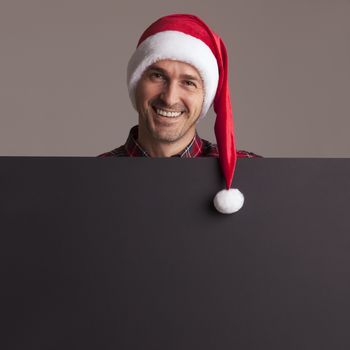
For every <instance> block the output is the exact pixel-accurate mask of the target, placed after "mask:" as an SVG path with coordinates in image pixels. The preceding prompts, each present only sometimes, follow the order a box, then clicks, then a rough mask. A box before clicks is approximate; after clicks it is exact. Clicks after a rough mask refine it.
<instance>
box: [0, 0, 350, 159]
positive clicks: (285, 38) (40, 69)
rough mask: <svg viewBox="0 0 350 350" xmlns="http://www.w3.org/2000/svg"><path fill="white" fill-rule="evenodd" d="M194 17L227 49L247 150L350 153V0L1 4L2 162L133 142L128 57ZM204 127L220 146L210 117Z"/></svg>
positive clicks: (9, 0)
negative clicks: (149, 32)
mask: <svg viewBox="0 0 350 350" xmlns="http://www.w3.org/2000/svg"><path fill="white" fill-rule="evenodd" d="M185 12H187V13H193V14H197V15H199V16H200V17H201V18H202V19H204V20H205V21H206V22H207V23H208V24H209V25H210V26H211V27H212V28H213V29H214V30H215V31H216V32H217V33H219V34H220V35H221V36H222V38H223V39H224V41H225V43H226V46H227V49H228V53H229V58H230V85H231V94H232V102H233V109H234V114H235V128H236V139H237V145H238V148H239V149H246V150H251V151H254V152H256V153H259V154H262V155H264V156H266V157H349V156H350V137H349V129H350V120H349V97H350V86H349V85H350V83H349V82H350V79H349V75H350V74H349V72H350V70H349V63H350V48H349V42H350V40H349V39H350V20H349V18H350V1H349V0H296V1H290V0H231V1H215V0H214V1H213V0H201V1H196V0H177V1H172V2H170V1H169V2H167V3H165V2H164V1H160V0H159V1H156V0H147V1H142V2H141V1H135V0H130V1H125V2H121V1H118V0H114V1H113V0H94V1H91V0H45V1H44V0H41V1H39V0H1V1H0V43H1V53H0V57H1V60H0V79H1V83H0V101H1V104H0V106H1V107H0V108H1V110H0V113H1V114H0V118H1V123H0V155H48V156H58V155H62V156H95V155H97V154H99V153H102V152H104V151H107V150H110V149H112V148H114V147H116V146H119V145H120V144H122V143H124V141H125V138H126V136H127V133H128V131H129V128H130V127H131V126H132V125H134V124H136V122H137V114H136V112H135V111H134V110H133V109H132V107H131V104H130V102H129V98H128V95H127V89H126V83H125V80H126V79H125V75H126V73H125V72H126V65H127V61H128V59H129V57H130V55H131V54H132V52H133V50H134V48H135V45H136V43H137V41H138V39H139V36H140V34H141V33H142V31H143V30H144V29H145V28H146V26H148V25H149V24H150V23H151V22H153V21H154V20H155V19H157V18H158V17H160V16H162V15H165V14H169V13H185ZM199 132H200V135H201V136H202V137H204V138H207V139H209V140H211V141H214V140H215V137H214V133H213V113H212V111H211V112H210V113H209V114H208V116H207V118H206V120H205V121H203V122H201V123H200V124H199Z"/></svg>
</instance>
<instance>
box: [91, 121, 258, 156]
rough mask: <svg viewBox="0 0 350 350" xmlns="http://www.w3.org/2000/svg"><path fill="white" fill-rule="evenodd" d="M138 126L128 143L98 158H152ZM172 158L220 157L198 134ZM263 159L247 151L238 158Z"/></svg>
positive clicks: (239, 152) (214, 148) (240, 152)
mask: <svg viewBox="0 0 350 350" xmlns="http://www.w3.org/2000/svg"><path fill="white" fill-rule="evenodd" d="M137 135H138V126H137V125H136V126H134V127H132V128H131V130H130V133H129V137H128V139H127V140H126V143H125V144H124V145H122V146H120V147H117V148H115V149H113V150H112V151H109V152H105V153H102V154H100V155H99V156H98V157H150V155H149V154H148V153H147V152H146V151H145V150H144V149H142V147H141V145H140V144H139V143H138V142H137ZM172 157H180V158H195V157H219V151H218V147H217V145H215V144H213V143H211V142H209V141H207V140H203V139H201V138H200V137H199V136H198V134H197V133H196V134H195V136H194V138H193V140H192V141H191V142H190V144H189V145H188V146H187V147H186V148H185V149H184V150H183V151H182V152H180V153H178V154H175V155H174V156H172ZM257 157H259V158H261V156H259V155H257V154H255V153H252V152H247V151H237V158H257Z"/></svg>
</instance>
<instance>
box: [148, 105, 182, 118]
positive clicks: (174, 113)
mask: <svg viewBox="0 0 350 350" xmlns="http://www.w3.org/2000/svg"><path fill="white" fill-rule="evenodd" d="M152 108H153V110H154V111H155V113H156V114H157V115H158V116H161V117H166V118H177V117H179V116H180V115H181V114H182V113H183V112H184V111H166V110H164V109H161V108H157V107H154V106H153V107H152Z"/></svg>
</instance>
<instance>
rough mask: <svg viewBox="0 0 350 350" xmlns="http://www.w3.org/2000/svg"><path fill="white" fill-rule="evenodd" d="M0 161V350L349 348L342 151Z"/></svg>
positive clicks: (346, 167)
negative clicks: (231, 173)
mask: <svg viewBox="0 0 350 350" xmlns="http://www.w3.org/2000/svg"><path fill="white" fill-rule="evenodd" d="M223 185H224V181H223V179H222V177H221V174H220V171H219V167H218V163H217V160H216V159H209V158H206V159H187V160H184V159H143V158H138V159H131V158H116V159H113V158H45V157H42V158H40V157H33V158H32V157H1V158H0V196H1V197H0V232H1V234H0V237H1V241H0V252H1V260H0V269H1V310H0V315H1V316H0V319H1V323H2V324H1V331H2V332H1V333H2V335H1V337H0V348H1V349H4V350H5V349H6V350H7V349H26V350H27V349H45V350H46V349H84V350H85V349H99V350H100V349H113V350H115V349H122V350H124V349H152V350H154V349H162V350H164V349H174V350H175V349H176V350H178V349H191V350H192V349H201V350H206V349H219V350H223V349H230V350H232V349H249V350H250V349H251V350H253V349H254V350H256V349H269V350H273V349H278V350H285V349H297V350H300V349H305V350H306V349H307V350H310V349H327V350H330V349H332V350H333V349H337V350H339V349H349V348H350V281H349V276H350V214H349V203H350V160H349V159H261V158H259V159H239V160H238V163H237V170H236V174H235V178H234V186H235V187H238V188H239V189H240V190H241V192H243V193H244V195H245V200H246V201H245V205H244V207H243V209H242V210H241V211H239V212H237V213H236V214H233V215H223V214H219V213H217V212H216V211H215V209H214V208H213V205H212V204H211V201H212V198H213V196H214V195H215V193H216V192H217V191H218V190H219V189H220V188H222V187H223Z"/></svg>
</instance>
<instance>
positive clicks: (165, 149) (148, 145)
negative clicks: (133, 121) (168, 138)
mask: <svg viewBox="0 0 350 350" xmlns="http://www.w3.org/2000/svg"><path fill="white" fill-rule="evenodd" d="M194 136H195V130H194V131H193V132H189V133H188V134H186V135H184V136H183V137H182V138H181V139H180V140H178V141H174V142H162V141H159V140H154V139H151V138H149V137H147V135H145V134H144V133H143V132H142V130H140V129H139V133H138V139H137V142H138V143H139V144H140V146H141V147H142V148H143V149H144V150H145V151H146V152H147V153H148V154H149V155H150V156H151V157H171V156H174V155H176V154H179V153H180V152H182V151H183V150H184V149H185V148H186V147H187V146H188V145H189V144H190V143H191V141H192V140H193V138H194Z"/></svg>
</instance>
